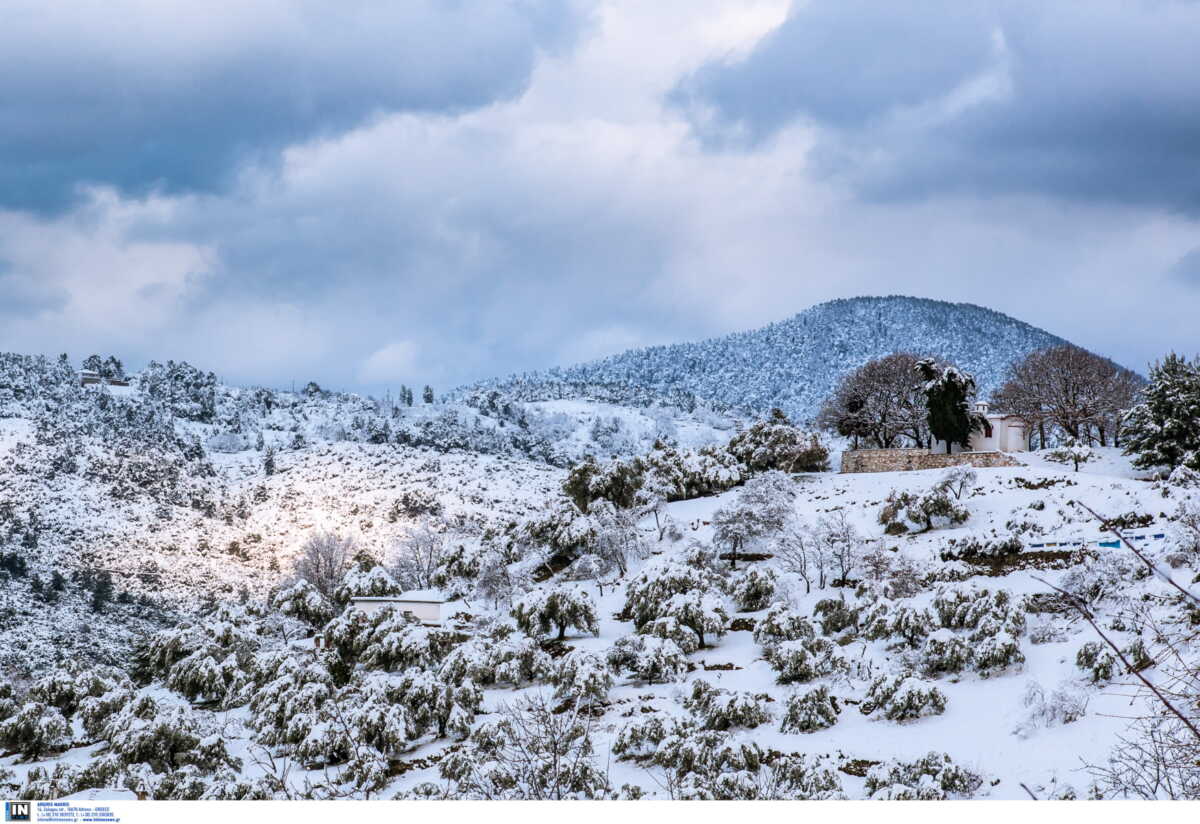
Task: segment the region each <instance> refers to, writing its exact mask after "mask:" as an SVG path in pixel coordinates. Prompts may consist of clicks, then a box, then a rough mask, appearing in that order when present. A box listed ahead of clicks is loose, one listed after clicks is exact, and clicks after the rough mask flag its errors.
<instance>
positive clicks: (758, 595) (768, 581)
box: [729, 567, 776, 612]
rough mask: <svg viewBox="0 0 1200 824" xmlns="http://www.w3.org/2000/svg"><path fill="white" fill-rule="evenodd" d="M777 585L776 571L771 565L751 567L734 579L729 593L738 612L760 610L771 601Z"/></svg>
mask: <svg viewBox="0 0 1200 824" xmlns="http://www.w3.org/2000/svg"><path fill="white" fill-rule="evenodd" d="M775 585H776V578H775V573H774V572H773V571H772V570H771V569H770V568H769V567H750V568H749V569H747V570H745V571H744V572H742V573H741V574H740V575H738V576H737V577H736V578H734V579H733V583H732V585H731V587H730V591H729V595H730V597H732V598H733V603H734V605H735V606H736V607H737V610H738V612H758V611H759V610H760V609H766V607H767V605H768V604H770V603H771V598H772V597H774V595H775Z"/></svg>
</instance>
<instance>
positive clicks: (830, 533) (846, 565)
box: [816, 509, 864, 584]
mask: <svg viewBox="0 0 1200 824" xmlns="http://www.w3.org/2000/svg"><path fill="white" fill-rule="evenodd" d="M816 538H817V541H818V542H819V543H820V545H821V547H822V549H823V551H824V555H825V556H826V557H827V558H828V559H829V560H830V562H831V563H832V565H833V566H834V567H835V568H836V569H837V572H838V580H840V581H842V582H845V581H848V580H849V579H850V573H852V572H853V571H854V569H855V567H857V566H858V563H859V561H860V560H861V558H862V554H863V549H864V547H863V538H862V535H861V534H860V533H859V531H858V530H857V529H856V528H855V526H854V524H852V523H850V520H849V519H848V518H847V517H846V512H845V510H842V509H839V510H838V511H837V512H835V513H833V514H832V515H828V516H826V517H824V518H820V519H818V521H817V529H816ZM834 583H835V584H836V583H837V582H836V581H835V582H834Z"/></svg>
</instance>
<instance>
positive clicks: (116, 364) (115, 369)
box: [100, 355, 125, 381]
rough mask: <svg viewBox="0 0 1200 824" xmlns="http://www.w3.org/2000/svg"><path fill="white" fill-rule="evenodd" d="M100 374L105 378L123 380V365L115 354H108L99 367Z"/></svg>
mask: <svg viewBox="0 0 1200 824" xmlns="http://www.w3.org/2000/svg"><path fill="white" fill-rule="evenodd" d="M100 374H101V376H102V377H104V378H105V379H106V380H114V381H123V380H125V365H124V364H123V363H121V361H120V360H119V359H118V358H117V356H116V355H109V356H108V357H107V358H106V359H105V360H104V364H103V365H102V366H101V367H100Z"/></svg>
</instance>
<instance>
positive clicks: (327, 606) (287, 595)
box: [271, 578, 336, 627]
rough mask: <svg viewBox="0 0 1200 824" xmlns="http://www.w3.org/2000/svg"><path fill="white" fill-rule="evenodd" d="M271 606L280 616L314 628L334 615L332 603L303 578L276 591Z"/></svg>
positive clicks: (334, 609)
mask: <svg viewBox="0 0 1200 824" xmlns="http://www.w3.org/2000/svg"><path fill="white" fill-rule="evenodd" d="M271 604H272V606H274V607H275V609H276V610H278V611H279V612H280V613H281V614H283V615H287V616H290V617H292V618H296V619H297V620H300V621H304V622H305V623H308V624H310V625H311V626H314V627H320V626H324V625H325V624H326V623H328V622H329V620H330V619H331V618H333V616H334V614H335V613H336V608H335V607H334V605H333V602H332V601H330V600H329V599H328V598H326V597H325V596H324V595H322V594H321V591H320V590H319V589H317V588H316V587H315V586H313V585H312V584H310V583H309V582H308V581H307V580H305V579H304V578H298V579H297V580H296V581H294V582H293V583H291V584H289V585H286V586H284V587H283V588H281V589H279V590H278V591H276V592H275V593H274V594H273V595H272V597H271Z"/></svg>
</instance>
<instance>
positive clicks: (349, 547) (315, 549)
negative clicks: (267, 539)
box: [295, 532, 358, 601]
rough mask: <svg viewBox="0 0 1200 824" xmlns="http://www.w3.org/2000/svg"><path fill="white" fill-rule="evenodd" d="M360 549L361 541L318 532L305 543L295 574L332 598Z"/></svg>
mask: <svg viewBox="0 0 1200 824" xmlns="http://www.w3.org/2000/svg"><path fill="white" fill-rule="evenodd" d="M357 552H358V543H357V542H356V541H355V540H354V539H353V538H350V537H345V538H343V537H341V536H339V535H335V534H333V533H332V532H319V533H317V534H316V535H313V536H311V537H310V538H309V539H308V540H307V541H305V542H304V548H303V549H302V551H301V554H300V557H299V558H297V559H296V566H295V574H296V577H298V578H303V579H304V580H306V581H308V582H309V583H310V584H312V585H313V586H314V587H315V588H316V589H317V591H318V592H320V593H321V594H322V595H324V596H325V597H326V598H328V599H329V600H330V601H333V600H334V593H335V591H336V590H337V587H338V584H339V583H341V580H342V576H344V575H345V574H346V572H347V571H348V570H349V569H350V567H351V565H352V564H353V563H354V556H355V555H356V554H357Z"/></svg>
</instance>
